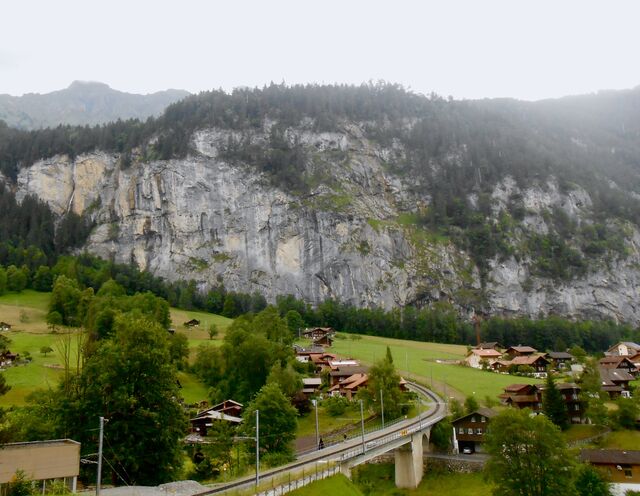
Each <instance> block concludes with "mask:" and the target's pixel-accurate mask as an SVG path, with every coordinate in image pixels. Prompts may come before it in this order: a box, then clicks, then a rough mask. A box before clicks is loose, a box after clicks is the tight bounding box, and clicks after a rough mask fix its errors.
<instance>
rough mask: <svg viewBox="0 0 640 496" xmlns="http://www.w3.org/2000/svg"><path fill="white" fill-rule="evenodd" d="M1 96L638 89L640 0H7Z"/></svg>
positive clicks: (551, 93)
mask: <svg viewBox="0 0 640 496" xmlns="http://www.w3.org/2000/svg"><path fill="white" fill-rule="evenodd" d="M1 17H2V20H1V22H0V26H1V28H0V94H2V93H8V94H11V95H21V94H24V93H29V92H36V93H46V92H50V91H54V90H57V89H61V88H65V87H67V86H68V85H69V84H70V83H71V82H72V81H74V80H83V81H101V82H104V83H107V84H108V85H109V86H111V87H112V88H115V89H118V90H122V91H127V92H132V93H150V92H154V91H159V90H163V89H167V88H179V89H186V90H188V91H190V92H199V91H203V90H209V89H213V88H223V89H226V90H231V89H233V88H235V87H238V86H252V87H253V86H262V85H264V84H269V83H270V82H271V81H274V82H283V81H284V82H286V83H289V84H293V83H336V82H337V83H350V84H360V83H362V82H366V81H372V80H373V81H377V80H385V81H388V82H394V83H400V84H402V85H403V86H405V87H407V88H410V89H411V90H413V91H415V92H419V93H424V94H428V93H431V92H436V93H438V94H440V95H442V96H449V95H451V96H453V97H454V98H485V97H488V98H493V97H513V98H519V99H525V100H537V99H543V98H552V97H560V96H563V95H568V94H582V93H592V92H595V91H598V90H601V89H623V88H632V87H635V86H638V85H640V64H639V63H638V59H639V51H638V49H639V48H640V29H638V25H639V24H640V2H638V1H636V0H615V1H609V2H607V1H604V0H601V1H591V0H580V1H574V0H554V1H548V0H537V1H524V0H505V1H499V0H475V1H462V0H442V1H439V2H434V1H428V0H424V1H410V0H405V1H402V0H395V1H386V2H382V1H377V0H366V1H360V0H341V1H335V0H318V1H315V2H312V1H307V0H262V1H248V0H237V1H231V0H229V1H224V0H209V1H205V0H201V1H197V0H179V1H178V0H175V1H171V2H169V1H164V0H154V1H147V0H127V1H121V0H101V1H98V0H81V1H76V0H56V1H51V0H42V1H36V0H20V1H11V0H6V1H4V2H3V5H2V16H1Z"/></svg>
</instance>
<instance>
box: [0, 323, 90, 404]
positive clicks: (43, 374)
mask: <svg viewBox="0 0 640 496" xmlns="http://www.w3.org/2000/svg"><path fill="white" fill-rule="evenodd" d="M0 319H1V317H0ZM6 336H7V337H9V339H11V345H10V349H11V350H12V351H13V352H14V353H15V352H17V353H20V355H22V356H24V354H25V352H29V353H30V354H31V357H32V362H31V363H28V364H26V365H18V366H15V367H9V368H8V369H7V370H6V371H5V372H3V373H4V374H5V378H6V380H7V384H9V385H10V386H11V389H10V390H9V392H8V393H7V394H6V395H4V396H2V397H0V404H2V405H5V406H7V405H24V404H25V398H26V396H27V395H28V394H29V393H31V392H32V391H34V390H35V389H39V388H45V389H46V388H49V387H51V388H55V387H56V386H57V384H58V381H59V379H60V377H61V374H62V370H61V364H62V363H63V360H62V355H61V353H60V349H61V344H62V341H63V340H64V339H65V336H64V335H62V334H43V333H27V332H22V331H13V330H12V331H9V332H8V333H6ZM70 345H71V353H72V357H75V353H76V350H77V344H76V340H75V339H73V336H71V339H70ZM45 346H49V347H51V348H52V349H53V350H54V351H53V352H51V353H47V355H46V356H45V355H43V354H41V353H40V349H41V348H42V347H45Z"/></svg>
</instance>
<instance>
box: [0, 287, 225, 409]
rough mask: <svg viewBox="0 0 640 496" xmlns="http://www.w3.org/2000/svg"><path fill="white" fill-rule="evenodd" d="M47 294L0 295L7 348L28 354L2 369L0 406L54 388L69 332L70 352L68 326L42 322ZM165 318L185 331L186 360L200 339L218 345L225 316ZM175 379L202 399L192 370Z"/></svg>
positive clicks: (189, 396) (203, 389) (193, 398)
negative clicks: (192, 323)
mask: <svg viewBox="0 0 640 496" xmlns="http://www.w3.org/2000/svg"><path fill="white" fill-rule="evenodd" d="M50 298H51V293H39V292H37V291H32V290H25V291H22V292H21V293H7V294H4V295H2V296H0V321H4V322H8V323H9V324H11V326H12V328H11V330H10V331H8V332H5V333H4V334H5V336H7V337H8V338H9V339H10V340H11V344H10V345H9V349H10V350H11V351H12V352H14V353H20V355H22V356H24V354H25V352H28V353H29V354H30V355H31V358H32V361H31V363H28V364H25V365H18V366H14V367H9V368H8V369H7V370H6V371H5V372H3V373H4V374H5V378H6V380H7V383H8V384H9V386H11V389H10V390H9V392H8V393H7V394H6V395H4V396H2V397H0V405H2V406H10V405H16V406H21V405H24V404H25V403H26V397H27V396H28V395H29V393H31V392H33V391H34V390H36V389H41V388H45V389H46V388H55V387H57V384H58V382H59V380H60V377H61V374H62V364H63V359H62V353H61V350H62V342H63V340H64V339H65V336H67V333H69V332H71V333H72V336H71V339H70V346H71V354H72V356H75V353H76V349H77V343H76V341H75V339H73V333H75V331H74V330H69V329H66V328H64V327H60V328H58V332H57V333H55V334H52V333H51V330H50V329H49V328H48V326H47V324H46V314H47V309H48V306H49V300H50ZM194 318H195V319H198V320H200V325H199V326H198V327H193V328H189V327H185V326H184V325H183V324H184V322H187V321H188V320H191V319H194ZM171 321H172V323H173V326H174V328H175V329H176V331H177V332H179V333H182V334H185V335H186V336H187V338H188V340H189V348H190V359H193V358H194V357H195V350H196V348H197V347H198V346H199V345H200V344H202V343H208V344H213V345H219V344H220V343H221V340H222V338H223V337H224V332H225V330H226V329H227V327H229V325H230V324H231V322H233V321H232V320H231V319H228V318H226V317H222V316H220V315H214V314H210V313H206V312H195V311H186V310H180V309H177V308H172V309H171ZM211 323H215V324H216V326H217V327H218V330H219V334H218V336H217V337H216V338H215V339H213V340H211V339H209V333H208V328H209V325H210V324H211ZM43 347H50V348H52V349H53V352H50V353H47V354H46V355H44V354H42V353H40V350H41V348H43ZM178 380H179V381H180V385H181V386H182V389H181V394H182V396H183V397H184V400H185V401H186V402H187V403H196V402H199V401H202V400H206V399H208V394H207V391H208V388H207V386H205V385H204V384H202V383H201V382H200V381H199V380H198V379H197V378H196V377H195V376H194V375H193V374H190V373H188V372H183V371H181V372H179V373H178Z"/></svg>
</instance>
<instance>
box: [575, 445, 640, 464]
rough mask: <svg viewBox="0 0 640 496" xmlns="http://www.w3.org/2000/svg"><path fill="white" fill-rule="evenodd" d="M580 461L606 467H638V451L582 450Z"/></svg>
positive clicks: (639, 459) (639, 462)
mask: <svg viewBox="0 0 640 496" xmlns="http://www.w3.org/2000/svg"><path fill="white" fill-rule="evenodd" d="M580 459H581V460H582V461H584V462H589V463H595V464H607V465H614V464H615V465H640V451H635V450H627V451H623V450H614V449H583V450H581V451H580Z"/></svg>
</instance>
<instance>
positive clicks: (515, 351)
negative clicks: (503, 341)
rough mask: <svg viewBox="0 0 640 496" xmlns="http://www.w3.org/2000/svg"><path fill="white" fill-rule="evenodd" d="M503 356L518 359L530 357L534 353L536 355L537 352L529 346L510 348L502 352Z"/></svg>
mask: <svg viewBox="0 0 640 496" xmlns="http://www.w3.org/2000/svg"><path fill="white" fill-rule="evenodd" d="M504 353H505V355H508V356H510V357H520V356H530V355H533V354H534V353H538V350H536V349H535V348H532V347H531V346H521V345H518V346H511V347H509V348H507V351H505V352H504Z"/></svg>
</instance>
